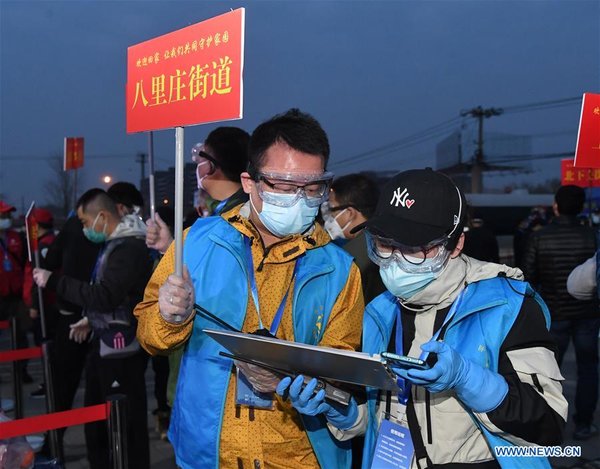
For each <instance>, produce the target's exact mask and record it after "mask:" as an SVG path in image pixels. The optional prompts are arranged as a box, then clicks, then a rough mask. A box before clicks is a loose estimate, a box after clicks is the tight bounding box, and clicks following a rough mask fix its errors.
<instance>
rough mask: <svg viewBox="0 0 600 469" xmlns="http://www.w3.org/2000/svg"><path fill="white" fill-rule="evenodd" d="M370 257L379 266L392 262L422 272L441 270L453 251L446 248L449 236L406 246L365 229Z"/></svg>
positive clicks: (412, 270)
mask: <svg viewBox="0 0 600 469" xmlns="http://www.w3.org/2000/svg"><path fill="white" fill-rule="evenodd" d="M365 235H366V238H367V253H368V255H369V259H371V261H373V262H374V263H375V264H377V265H378V266H379V267H388V266H390V265H391V264H392V263H397V264H398V266H399V267H400V268H401V269H402V270H403V271H405V272H408V273H411V274H422V273H427V272H434V273H435V272H439V271H440V270H442V269H443V268H444V266H445V265H446V263H447V262H448V259H449V258H450V254H451V251H449V250H448V249H446V246H447V244H448V241H449V238H448V237H447V236H444V237H443V238H440V239H436V240H434V241H431V242H429V243H427V245H425V246H406V245H403V244H400V243H398V242H397V241H394V240H393V239H389V238H384V237H382V236H378V235H375V234H373V233H370V232H369V231H368V230H365Z"/></svg>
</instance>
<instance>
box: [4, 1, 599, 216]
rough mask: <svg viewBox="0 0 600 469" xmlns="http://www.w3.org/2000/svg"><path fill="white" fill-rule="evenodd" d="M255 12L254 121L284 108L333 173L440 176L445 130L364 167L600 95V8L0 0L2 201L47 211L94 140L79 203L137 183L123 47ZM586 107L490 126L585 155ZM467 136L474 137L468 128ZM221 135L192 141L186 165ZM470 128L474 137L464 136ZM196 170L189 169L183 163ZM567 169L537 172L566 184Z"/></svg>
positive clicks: (197, 134)
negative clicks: (68, 146) (303, 125)
mask: <svg viewBox="0 0 600 469" xmlns="http://www.w3.org/2000/svg"><path fill="white" fill-rule="evenodd" d="M242 6H243V7H245V8H246V36H245V39H246V48H245V68H244V118H243V119H242V120H239V121H233V122H230V123H228V124H227V125H238V126H240V127H242V128H244V129H246V130H248V131H249V132H251V131H252V130H253V129H254V128H255V127H256V126H257V125H258V124H259V123H260V122H261V121H263V120H265V119H267V118H269V117H271V116H272V115H274V114H276V113H279V112H282V111H285V110H287V109H288V108H290V107H299V108H300V109H302V110H304V111H307V112H309V113H311V114H313V115H314V116H315V117H316V118H317V119H318V120H319V121H320V122H321V124H322V125H323V127H324V128H325V130H326V131H327V133H328V135H329V138H330V143H331V147H332V155H331V160H330V168H331V169H332V170H333V171H334V172H335V173H336V174H338V175H341V174H346V173H349V172H354V171H360V170H386V169H390V170H392V169H395V170H402V169H407V168H414V167H424V166H427V165H433V163H434V154H435V144H436V143H437V142H438V141H439V140H441V139H443V138H444V137H445V136H447V135H448V134H450V133H451V132H452V131H453V130H456V129H458V127H459V126H460V125H461V122H460V121H457V122H456V123H455V124H453V126H449V127H447V128H446V127H442V128H441V130H440V132H437V133H435V134H433V135H431V134H428V135H429V136H431V138H429V139H428V140H426V141H424V142H422V143H421V144H419V145H413V146H401V147H400V146H397V147H396V149H395V150H394V151H390V152H387V153H377V154H374V155H373V154H371V155H370V156H368V157H364V158H357V159H355V160H353V161H352V162H351V163H344V162H343V161H344V160H346V159H348V158H351V157H353V156H355V155H360V154H362V153H368V152H370V151H371V150H373V149H376V148H379V147H383V146H386V145H388V144H391V143H394V142H399V141H402V139H403V138H405V137H408V136H411V135H413V134H415V133H417V132H420V131H422V130H425V129H428V128H431V127H433V126H435V125H437V124H440V123H442V122H445V121H448V120H449V119H452V118H455V117H457V116H458V115H459V113H460V111H461V110H464V109H469V108H472V107H475V106H477V105H482V106H483V107H499V108H507V109H510V107H511V106H518V105H526V104H530V103H538V102H547V101H554V100H561V99H566V98H573V97H580V96H581V95H582V93H583V92H596V93H599V92H600V2H599V1H597V0H572V1H534V0H531V1H529V0H527V1H477V0H468V1H462V0H444V1H422V0H419V1H296V0H292V1H280V2H276V1H253V2H238V3H234V2H227V1H214V2H210V1H144V0H138V1H135V0H130V1H99V0H96V1H84V0H81V1H62V2H59V1H29V0H19V1H7V0H0V194H1V196H2V198H3V199H4V200H7V201H9V202H11V203H13V204H15V205H17V207H18V208H19V209H21V207H22V206H23V205H28V204H29V202H30V201H31V200H32V199H36V201H37V202H38V204H40V205H43V204H44V203H45V202H47V194H46V192H45V190H44V186H45V184H46V181H47V180H48V179H49V178H51V171H50V167H49V165H48V160H49V159H51V157H52V155H62V148H63V147H62V146H63V138H64V137H65V136H83V137H85V139H86V142H85V150H86V163H85V167H84V169H83V170H82V171H81V172H80V174H81V177H80V184H79V187H80V189H81V191H83V190H85V189H89V188H91V187H94V186H98V187H103V184H102V182H101V181H100V178H101V176H102V175H104V174H110V175H111V176H113V178H114V179H115V181H116V180H125V181H131V182H134V183H136V184H139V179H140V167H139V164H137V163H136V162H135V156H136V154H137V153H139V152H145V151H146V150H147V140H146V136H145V135H144V134H133V135H128V134H127V133H126V131H125V82H126V58H127V47H128V46H130V45H133V44H136V43H139V42H142V41H146V40H148V39H151V38H153V37H156V36H160V35H162V34H165V33H168V32H171V31H174V30H177V29H180V28H183V27H185V26H188V25H190V24H193V23H197V22H199V21H202V20H205V19H208V18H210V17H213V16H216V15H219V14H222V13H225V12H227V11H229V10H230V9H232V8H233V9H235V8H238V7H242ZM579 112H580V106H579V104H578V103H571V104H570V105H566V106H558V107H553V108H545V109H542V110H538V111H528V112H512V113H508V112H507V113H506V114H505V115H502V116H498V117H493V118H491V119H488V120H486V121H485V129H486V130H490V131H494V132H510V133H515V134H520V135H530V136H532V142H533V148H532V153H533V154H546V153H558V152H570V151H574V149H575V140H576V137H577V125H578V121H579ZM464 124H465V126H466V127H465V131H467V132H468V131H472V130H473V129H474V127H473V122H472V120H467V121H465V122H464ZM215 126H216V125H202V126H195V127H189V128H186V130H185V152H186V158H188V154H189V149H190V148H191V147H192V145H193V144H194V143H196V142H198V141H202V140H203V139H204V137H205V136H206V134H207V133H208V132H210V131H211V130H212V129H213V128H214V127H215ZM469 129H470V130H469ZM174 149H175V142H174V131H173V130H163V131H160V132H156V133H155V154H156V168H157V169H166V168H167V167H168V166H171V165H173V162H174ZM188 160H189V158H188ZM559 161H560V160H558V159H549V160H543V161H538V162H536V163H535V164H534V165H533V168H534V171H533V172H532V173H529V174H527V175H522V176H515V175H514V174H508V175H505V176H500V177H495V178H492V179H489V178H488V179H486V185H488V186H489V187H492V186H497V187H501V186H502V185H506V184H509V183H511V182H512V181H514V180H517V179H519V178H521V179H524V178H529V179H530V180H532V181H540V182H541V181H542V180H544V179H547V178H550V177H559V175H560V172H559Z"/></svg>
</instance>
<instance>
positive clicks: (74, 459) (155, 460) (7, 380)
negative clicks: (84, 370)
mask: <svg viewBox="0 0 600 469" xmlns="http://www.w3.org/2000/svg"><path fill="white" fill-rule="evenodd" d="M7 349H8V339H7V336H6V334H3V335H1V336H0V350H7ZM29 372H30V374H31V375H32V376H33V377H34V380H35V383H33V384H28V385H25V386H24V393H23V395H24V409H25V415H26V416H30V415H38V414H42V413H44V412H45V401H44V400H43V399H32V398H31V397H29V393H30V392H31V391H32V390H34V389H36V388H37V384H38V383H39V382H41V379H42V367H41V364H40V361H39V360H32V361H31V362H30V364H29ZM563 374H564V376H565V379H566V380H565V382H564V392H565V395H566V396H567V399H569V402H573V396H574V394H575V376H576V367H575V357H574V354H573V350H572V347H571V348H570V350H569V352H568V353H567V356H566V357H565V363H564V366H563ZM146 383H147V390H148V400H149V402H148V409H149V411H152V409H154V408H155V401H154V396H153V386H154V382H153V372H152V367H150V366H149V367H148V371H147V373H146ZM0 395H1V396H2V397H3V398H7V397H11V395H12V378H11V367H10V365H7V364H0ZM82 400H83V388H81V387H80V389H79V390H78V392H77V396H76V403H75V406H77V407H80V406H82ZM570 414H571V415H572V412H570ZM8 415H9V416H10V415H11V413H8ZM595 423H596V425H598V426H599V427H600V410H599V411H597V412H596V420H595ZM154 425H155V423H154V417H153V415H152V414H151V413H149V415H148V428H149V429H150V452H151V454H150V457H151V462H152V468H153V469H175V468H176V466H175V463H174V459H173V451H172V448H171V446H170V444H169V443H168V442H164V441H161V440H160V439H159V435H158V434H157V432H156V431H155V429H154ZM572 435H573V424H572V423H571V422H569V423H568V425H567V430H566V439H565V441H564V443H563V446H567V445H575V446H581V448H582V458H580V459H578V458H561V459H553V460H552V465H553V466H554V467H557V468H559V467H560V468H564V467H574V466H576V467H585V466H583V464H584V463H585V461H587V460H591V459H600V437H595V438H592V439H590V440H588V441H584V442H579V441H575V440H573V439H572ZM65 453H66V467H67V468H68V469H87V468H88V464H87V460H86V457H85V454H86V452H85V442H84V438H83V426H76V427H71V428H70V429H69V430H68V431H67V433H66V436H65ZM594 467H600V465H598V466H594ZM326 469H329V468H326Z"/></svg>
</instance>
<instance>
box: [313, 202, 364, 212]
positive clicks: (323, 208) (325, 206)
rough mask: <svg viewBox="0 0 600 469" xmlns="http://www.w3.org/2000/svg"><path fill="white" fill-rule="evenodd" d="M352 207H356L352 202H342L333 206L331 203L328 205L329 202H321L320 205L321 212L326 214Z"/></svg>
mask: <svg viewBox="0 0 600 469" xmlns="http://www.w3.org/2000/svg"><path fill="white" fill-rule="evenodd" d="M350 207H352V208H354V209H356V207H355V206H354V205H352V204H342V205H336V206H335V207H332V206H331V205H329V202H327V201H326V202H323V204H322V205H321V213H322V214H323V215H326V214H330V213H331V212H339V211H342V210H346V209H347V208H350Z"/></svg>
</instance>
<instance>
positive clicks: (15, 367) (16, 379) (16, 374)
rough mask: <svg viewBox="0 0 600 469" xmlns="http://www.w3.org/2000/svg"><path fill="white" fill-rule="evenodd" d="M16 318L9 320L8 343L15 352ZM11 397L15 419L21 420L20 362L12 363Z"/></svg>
mask: <svg viewBox="0 0 600 469" xmlns="http://www.w3.org/2000/svg"><path fill="white" fill-rule="evenodd" d="M17 327H18V324H17V318H16V317H15V316H13V317H12V318H10V339H11V340H10V342H11V347H12V349H13V350H17V348H18V346H17V335H18V333H19V332H18V330H17ZM12 373H13V395H14V399H15V419H20V418H23V363H22V362H21V361H20V360H17V361H14V362H12Z"/></svg>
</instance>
